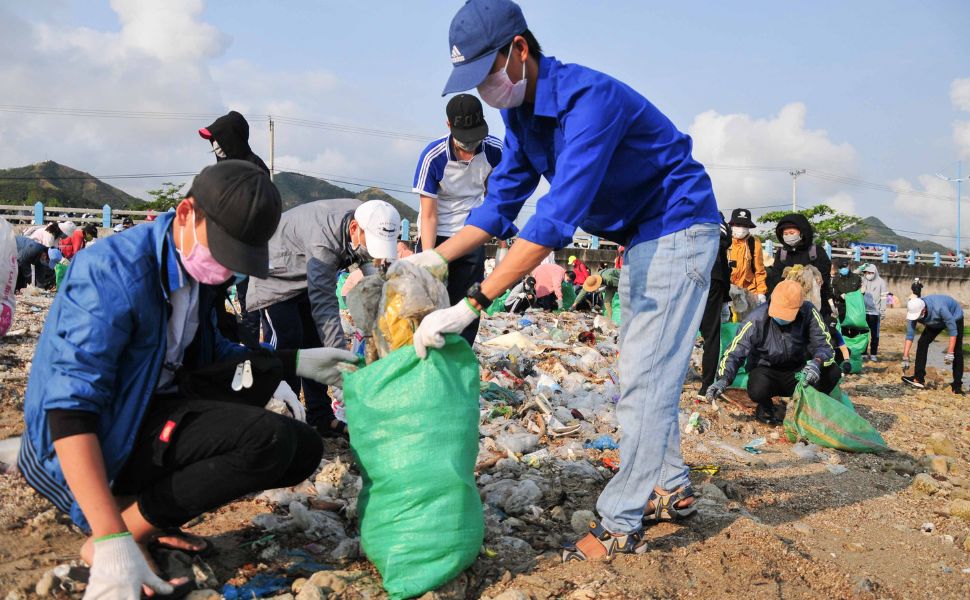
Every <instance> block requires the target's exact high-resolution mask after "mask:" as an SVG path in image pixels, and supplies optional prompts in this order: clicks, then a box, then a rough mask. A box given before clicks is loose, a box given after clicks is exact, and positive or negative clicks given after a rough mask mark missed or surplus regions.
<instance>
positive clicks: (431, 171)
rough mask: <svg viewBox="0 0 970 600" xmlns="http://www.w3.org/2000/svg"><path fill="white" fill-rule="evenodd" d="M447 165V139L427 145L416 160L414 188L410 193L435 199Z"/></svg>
mask: <svg viewBox="0 0 970 600" xmlns="http://www.w3.org/2000/svg"><path fill="white" fill-rule="evenodd" d="M447 164H448V138H447V137H444V138H441V139H438V140H435V141H433V142H431V143H430V144H428V147H427V148H425V149H424V151H423V152H421V157H420V158H419V159H418V166H417V168H416V169H415V171H414V187H413V189H412V190H411V191H413V192H414V193H415V194H420V195H422V196H430V197H432V198H437V197H438V188H439V186H440V184H441V178H442V177H443V176H444V173H445V166H446V165H447Z"/></svg>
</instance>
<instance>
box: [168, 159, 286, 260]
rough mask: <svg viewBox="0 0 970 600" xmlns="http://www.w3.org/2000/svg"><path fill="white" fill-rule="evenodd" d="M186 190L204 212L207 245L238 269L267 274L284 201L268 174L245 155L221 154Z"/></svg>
mask: <svg viewBox="0 0 970 600" xmlns="http://www.w3.org/2000/svg"><path fill="white" fill-rule="evenodd" d="M187 196H191V197H192V198H194V199H195V202H196V203H197V205H198V206H199V208H200V209H201V210H202V212H203V213H204V215H205V222H206V234H207V235H208V237H209V251H210V252H212V256H213V258H215V259H216V260H217V261H219V264H221V265H222V266H224V267H226V268H227V269H232V270H233V271H236V272H237V273H243V274H245V275H251V276H253V277H259V278H265V277H266V276H267V275H268V274H269V240H270V238H271V237H273V233H274V232H276V226H277V225H279V222H280V215H281V213H282V211H283V202H282V200H281V199H280V192H279V190H277V189H276V186H275V185H273V182H272V181H271V180H270V178H269V175H267V174H266V173H264V172H263V171H262V170H261V169H260V168H259V167H257V166H256V165H254V164H252V163H251V162H247V161H244V160H224V161H221V162H218V163H216V164H214V165H212V166H209V167H206V168H204V169H202V172H201V173H199V174H198V175H196V177H195V179H194V180H193V181H192V188H191V189H190V190H189V193H188V194H187Z"/></svg>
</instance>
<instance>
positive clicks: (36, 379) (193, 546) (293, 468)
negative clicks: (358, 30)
mask: <svg viewBox="0 0 970 600" xmlns="http://www.w3.org/2000/svg"><path fill="white" fill-rule="evenodd" d="M280 211H281V202H280V196H279V192H278V191H277V189H276V187H275V186H274V185H273V183H272V182H271V181H270V179H269V176H268V175H266V174H265V173H263V172H262V171H261V170H259V169H258V168H257V167H255V166H253V165H252V164H250V163H247V162H244V161H233V160H227V161H222V162H219V163H218V164H216V165H213V166H211V167H207V168H206V169H204V170H203V171H202V172H201V173H200V174H199V175H198V176H197V177H196V178H195V180H194V181H193V183H192V188H191V189H190V190H189V193H188V195H187V197H186V198H185V199H184V200H183V201H182V202H181V203H180V204H179V205H178V207H177V209H176V210H175V212H169V213H165V214H163V215H161V216H159V217H158V219H157V220H156V221H155V222H154V223H153V224H151V225H147V226H145V227H137V228H135V229H133V230H132V231H129V232H127V233H126V234H125V235H116V236H111V237H109V238H107V239H105V240H104V241H102V242H101V243H99V244H97V245H95V246H93V247H92V248H91V249H89V250H87V251H85V252H83V253H81V254H79V255H78V256H77V258H76V259H75V260H74V262H73V263H72V265H71V267H70V270H71V272H70V276H69V277H68V278H66V280H65V284H64V285H63V287H62V289H61V290H60V292H59V293H58V295H57V298H56V299H55V301H54V303H53V305H52V307H51V310H50V314H49V315H48V317H47V321H46V323H45V326H44V331H43V333H42V335H41V337H40V341H39V342H38V345H37V352H36V356H35V358H34V365H37V368H35V369H33V370H32V371H31V374H30V379H29V382H28V384H27V394H26V399H25V401H24V419H25V421H26V429H25V432H24V437H23V444H22V447H21V452H20V458H19V464H20V468H21V470H22V472H23V474H24V476H25V478H26V479H27V481H28V483H29V484H30V485H31V486H33V487H34V488H35V489H36V490H37V491H38V492H40V493H41V494H43V495H44V496H45V497H47V498H48V499H49V500H50V501H51V502H53V503H54V504H55V505H56V506H57V507H58V508H59V509H61V510H62V511H64V512H65V513H68V514H69V515H70V516H71V518H72V519H73V520H74V522H75V523H77V524H78V525H79V526H80V527H81V528H83V529H84V530H86V531H88V532H90V534H91V537H90V538H88V540H87V541H86V542H85V543H84V545H83V546H82V548H81V557H82V558H83V559H84V560H85V561H86V562H88V563H89V564H91V577H90V581H89V584H88V587H87V592H86V594H85V597H86V598H112V599H123V600H127V599H137V598H139V597H140V595H141V593H142V591H143V587H144V590H145V592H146V593H149V594H151V593H152V592H155V593H159V594H168V593H171V592H172V591H173V585H172V584H173V583H175V584H179V582H166V581H163V580H162V579H161V578H160V577H159V576H158V575H157V574H156V573H154V572H153V567H152V565H150V564H149V562H148V561H147V560H146V558H145V554H143V550H144V548H145V547H146V546H147V544H149V543H150V542H151V543H156V544H160V545H168V546H171V547H177V548H180V549H183V550H189V551H193V550H195V551H199V550H202V549H204V542H205V540H202V539H201V538H194V539H193V538H192V537H189V536H188V535H186V534H185V533H184V532H182V531H180V530H179V527H180V526H181V525H183V524H184V523H186V522H187V521H189V520H191V519H193V518H195V517H196V516H198V515H200V514H202V513H204V512H206V511H210V510H212V509H214V508H217V507H219V506H221V505H223V504H226V503H228V502H230V501H232V500H234V499H236V498H239V497H240V496H243V495H245V494H249V493H253V492H256V491H260V490H264V489H270V488H277V487H282V486H290V485H294V484H296V483H299V482H300V481H302V480H303V479H304V478H306V477H307V476H309V475H310V474H311V473H312V472H313V470H314V469H315V468H316V467H317V466H318V464H319V462H320V458H321V456H322V453H323V446H322V441H321V439H320V437H319V436H318V435H317V434H316V432H314V430H313V429H312V428H310V427H309V426H307V425H306V424H304V423H300V422H299V421H296V420H294V419H290V418H288V417H284V416H281V415H277V414H275V413H271V412H269V411H267V410H265V409H264V408H263V405H264V404H265V403H266V401H267V400H269V398H270V397H271V396H272V393H273V390H275V388H276V386H277V385H278V384H279V382H280V380H281V379H282V378H283V377H284V376H285V375H286V374H288V373H291V372H295V373H296V374H299V375H300V376H302V377H309V378H313V379H316V380H318V381H320V382H321V383H324V384H328V385H334V384H339V383H340V372H341V371H340V370H338V366H340V365H341V364H342V363H347V362H353V361H354V360H355V358H356V357H355V355H353V354H352V353H350V352H346V351H343V350H338V349H334V348H315V349H309V350H297V351H292V352H289V353H285V354H284V353H273V352H269V351H262V352H250V351H248V350H247V349H246V348H245V347H243V346H237V345H233V344H230V343H229V342H227V341H226V340H225V339H223V338H222V337H221V336H220V335H219V333H218V332H217V330H216V328H215V324H214V316H213V315H214V312H213V307H214V303H215V302H219V301H221V299H220V298H219V297H218V295H217V294H216V291H215V288H213V287H211V286H215V285H218V284H222V283H224V282H226V281H228V280H229V279H230V278H231V277H233V274H234V272H235V273H237V274H245V275H253V276H260V277H265V276H266V272H267V269H268V262H269V258H268V250H267V243H268V241H269V239H270V237H271V236H272V235H273V232H274V231H275V229H276V226H277V224H278V223H279V220H280ZM342 368H344V367H341V369H342Z"/></svg>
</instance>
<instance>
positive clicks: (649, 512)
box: [643, 484, 697, 523]
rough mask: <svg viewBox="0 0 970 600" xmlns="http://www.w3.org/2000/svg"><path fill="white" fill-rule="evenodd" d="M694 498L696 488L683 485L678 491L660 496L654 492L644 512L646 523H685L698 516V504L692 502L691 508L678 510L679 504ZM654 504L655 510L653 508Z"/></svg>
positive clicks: (686, 507)
mask: <svg viewBox="0 0 970 600" xmlns="http://www.w3.org/2000/svg"><path fill="white" fill-rule="evenodd" d="M693 497H694V488H692V487H691V486H690V484H688V485H683V486H681V487H679V488H677V489H676V490H674V491H672V492H669V493H666V494H659V493H657V491H656V490H654V492H653V494H651V495H650V499H649V500H648V501H647V505H646V506H645V507H644V510H643V513H644V514H643V521H644V523H659V522H661V521H683V520H684V519H689V518H690V517H693V516H694V515H695V514H697V503H696V502H692V503H691V504H690V506H685V507H683V508H677V503H679V502H683V501H684V500H686V499H688V498H693ZM651 504H653V508H651V506H650V505H651Z"/></svg>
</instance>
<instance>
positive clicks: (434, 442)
mask: <svg viewBox="0 0 970 600" xmlns="http://www.w3.org/2000/svg"><path fill="white" fill-rule="evenodd" d="M478 395H479V372H478V361H477V359H476V358H475V354H474V353H473V352H472V350H471V348H470V347H469V346H468V343H467V342H466V341H465V340H463V339H462V338H461V337H459V336H457V335H449V336H447V339H446V344H445V346H444V347H443V348H441V349H429V351H428V358H427V359H425V360H421V359H419V358H418V357H417V356H416V355H415V353H414V348H413V347H412V346H406V347H404V348H401V349H400V350H397V351H395V352H392V353H391V354H389V355H387V356H386V357H384V358H382V359H381V360H379V361H377V362H374V363H372V364H370V365H368V366H366V367H364V368H361V369H359V370H358V371H356V372H355V373H351V374H347V375H344V401H345V403H346V411H347V425H348V427H349V430H350V446H351V449H352V450H353V452H354V456H355V457H356V459H357V464H358V465H360V470H361V474H362V475H363V482H364V486H363V489H362V490H361V493H360V496H359V500H358V505H357V506H358V509H359V511H360V535H361V547H362V548H363V550H364V552H365V553H366V554H367V557H368V558H369V559H370V560H371V561H372V562H373V563H374V565H375V566H376V567H377V569H378V570H379V571H380V572H381V575H382V576H383V578H384V589H386V590H387V592H388V594H389V595H390V597H391V598H409V597H412V596H420V595H421V594H423V593H425V592H427V591H428V590H432V589H435V588H437V587H439V586H441V585H443V584H444V583H447V582H448V581H450V580H451V579H453V578H454V577H455V576H457V575H458V574H459V573H461V572H462V571H463V570H464V569H465V568H466V567H468V566H469V565H471V564H472V563H473V562H474V561H475V558H476V556H477V555H478V552H479V548H480V547H481V544H482V539H483V535H484V520H483V516H482V504H481V500H480V499H479V496H478V487H477V486H476V485H475V474H474V471H475V460H476V457H477V455H478V419H479V413H478Z"/></svg>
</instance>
